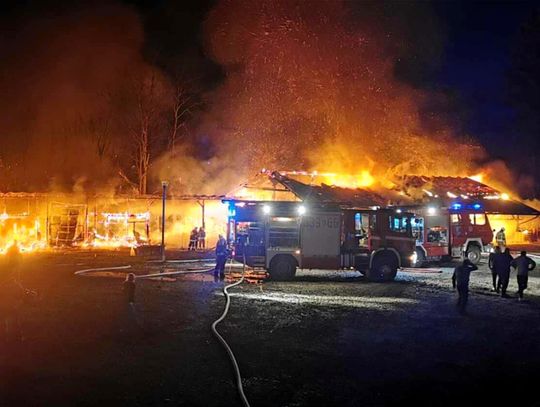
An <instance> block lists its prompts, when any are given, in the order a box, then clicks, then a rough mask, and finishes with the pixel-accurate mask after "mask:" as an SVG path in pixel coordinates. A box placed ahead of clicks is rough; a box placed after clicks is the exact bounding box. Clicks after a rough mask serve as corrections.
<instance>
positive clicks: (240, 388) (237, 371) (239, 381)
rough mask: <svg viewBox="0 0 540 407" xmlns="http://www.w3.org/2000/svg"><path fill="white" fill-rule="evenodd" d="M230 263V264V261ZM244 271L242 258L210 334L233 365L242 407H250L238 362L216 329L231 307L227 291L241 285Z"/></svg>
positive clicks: (227, 287) (225, 292) (227, 288)
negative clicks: (220, 312) (219, 343)
mask: <svg viewBox="0 0 540 407" xmlns="http://www.w3.org/2000/svg"><path fill="white" fill-rule="evenodd" d="M231 262H232V260H231ZM231 262H229V271H230V269H231V268H232V267H231ZM245 271H246V259H245V257H244V265H243V267H242V277H241V278H240V280H238V281H236V282H234V283H232V284H229V285H226V286H225V287H223V295H225V298H226V302H225V309H224V310H223V313H222V314H221V316H220V317H219V318H218V319H217V320H215V321H214V323H213V324H212V332H213V333H214V335H215V336H216V338H217V339H218V340H219V341H220V342H221V344H222V345H223V347H224V348H225V350H226V351H227V354H228V355H229V359H231V363H232V365H233V368H234V374H235V378H236V389H237V390H238V394H239V395H240V398H241V399H242V403H243V404H244V406H246V407H250V405H249V401H248V399H247V398H246V395H245V394H244V386H243V385H242V375H241V374H240V368H239V367H238V362H237V361H236V357H235V356H234V352H233V351H232V349H231V347H230V346H229V344H228V343H227V341H226V340H225V339H224V338H223V336H221V335H220V333H219V332H218V331H217V329H216V327H217V325H218V324H219V323H220V322H221V321H223V320H224V319H225V318H226V317H227V314H228V312H229V307H230V305H231V297H230V295H229V291H228V290H229V288H233V287H236V286H237V285H240V284H242V282H243V281H244V273H245Z"/></svg>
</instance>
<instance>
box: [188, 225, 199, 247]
mask: <svg viewBox="0 0 540 407" xmlns="http://www.w3.org/2000/svg"><path fill="white" fill-rule="evenodd" d="M198 235H199V231H198V230H197V227H194V228H193V230H192V231H191V233H190V234H189V246H188V250H195V249H196V248H197V239H198Z"/></svg>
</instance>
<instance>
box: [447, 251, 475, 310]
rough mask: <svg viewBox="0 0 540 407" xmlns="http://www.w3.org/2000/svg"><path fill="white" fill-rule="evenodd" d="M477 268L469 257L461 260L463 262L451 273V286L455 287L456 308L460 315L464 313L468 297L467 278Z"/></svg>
mask: <svg viewBox="0 0 540 407" xmlns="http://www.w3.org/2000/svg"><path fill="white" fill-rule="evenodd" d="M475 270H478V267H476V266H475V265H474V264H472V262H471V261H470V260H469V259H465V260H463V263H462V264H461V265H459V266H457V267H456V268H455V269H454V274H453V275H452V287H453V288H454V289H456V288H457V291H458V301H457V309H458V312H459V313H460V314H461V315H465V313H466V308H467V300H468V299H469V279H470V276H471V272H472V271H475Z"/></svg>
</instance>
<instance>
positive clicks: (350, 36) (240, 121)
mask: <svg viewBox="0 0 540 407" xmlns="http://www.w3.org/2000/svg"><path fill="white" fill-rule="evenodd" d="M378 4H380V3H371V2H361V3H354V2H341V1H328V2H324V1H319V2H317V3H316V7H314V5H313V3H311V2H305V1H278V0H267V1H259V2H250V1H241V0H238V1H236V0H225V1H222V2H220V3H219V4H217V5H216V7H215V8H214V9H213V10H212V11H211V12H210V14H209V16H208V18H207V21H206V24H205V32H206V40H207V51H208V53H209V55H210V56H211V57H212V58H213V59H214V60H215V61H216V62H217V63H219V64H220V65H221V66H222V67H223V69H224V70H225V72H226V80H225V82H224V83H223V84H222V85H221V86H220V88H219V89H218V90H217V91H216V92H215V93H213V94H212V95H211V96H210V100H211V106H212V108H211V110H210V112H209V113H208V115H207V117H206V118H205V120H204V121H203V125H202V126H201V129H200V131H202V132H204V133H205V134H211V135H213V137H214V141H215V143H216V144H217V145H218V146H219V150H218V151H219V154H222V155H227V156H231V155H232V153H233V152H234V155H235V159H234V162H230V163H229V165H230V166H231V167H232V168H236V169H237V172H238V173H239V174H241V173H244V172H245V170H246V169H249V170H250V171H253V170H256V169H260V168H263V167H266V168H277V169H283V168H286V169H311V170H319V171H339V172H347V173H353V174H360V173H361V172H362V171H366V170H367V171H369V172H371V173H373V174H375V175H377V176H378V177H384V176H386V175H388V174H391V173H401V172H402V171H405V172H407V173H413V174H422V173H424V174H430V175H464V174H466V173H468V172H470V169H471V168H472V167H473V166H474V161H475V159H477V158H482V157H483V155H484V153H483V150H482V149H481V148H478V147H472V146H470V145H469V144H470V143H468V142H465V141H464V140H463V139H460V138H459V137H458V135H456V134H454V133H453V132H452V129H451V128H450V126H448V125H447V124H445V123H446V121H445V118H444V117H435V118H433V117H432V120H431V121H430V126H429V127H430V128H429V131H428V130H426V126H424V124H425V122H426V121H425V120H424V117H423V113H424V112H425V110H426V105H428V104H429V102H430V100H431V99H432V98H433V96H436V97H437V98H439V99H440V97H441V96H440V95H434V94H433V93H428V92H425V91H422V90H419V89H418V88H414V87H413V86H412V85H409V84H407V83H404V82H403V81H400V80H398V79H397V78H396V67H397V65H398V63H399V62H400V61H401V62H404V61H405V60H406V59H407V58H408V57H410V56H411V55H412V53H414V52H417V51H418V50H417V49H411V47H413V45H417V44H413V42H414V41H412V40H411V44H409V43H408V42H407V41H408V38H407V35H408V34H409V33H408V32H407V29H406V27H407V26H408V25H410V24H412V23H419V22H418V21H416V22H414V21H399V20H397V19H393V18H391V17H390V13H389V10H386V9H384V8H379V6H378ZM391 11H392V10H390V12H391ZM409 11H411V10H409ZM411 14H413V13H409V15H411ZM422 17H425V14H422ZM428 20H429V19H427V20H425V21H428ZM416 25H418V24H416ZM427 25H429V26H430V27H432V26H433V24H431V23H430V24H427ZM415 35H416V36H417V37H419V35H418V33H415ZM423 43H425V40H424V42H423ZM434 43H436V41H434ZM436 53H437V52H436V51H435V50H431V51H430V54H433V55H435V54H436ZM402 65H404V64H402ZM419 69H421V67H419ZM401 76H405V75H401ZM428 113H429V109H428ZM434 123H438V124H437V125H434Z"/></svg>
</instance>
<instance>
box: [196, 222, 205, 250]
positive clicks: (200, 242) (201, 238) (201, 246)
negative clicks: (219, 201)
mask: <svg viewBox="0 0 540 407" xmlns="http://www.w3.org/2000/svg"><path fill="white" fill-rule="evenodd" d="M197 241H198V247H199V249H205V248H206V231H205V230H204V228H203V227H202V226H201V228H200V229H199V233H198V234H197Z"/></svg>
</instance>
